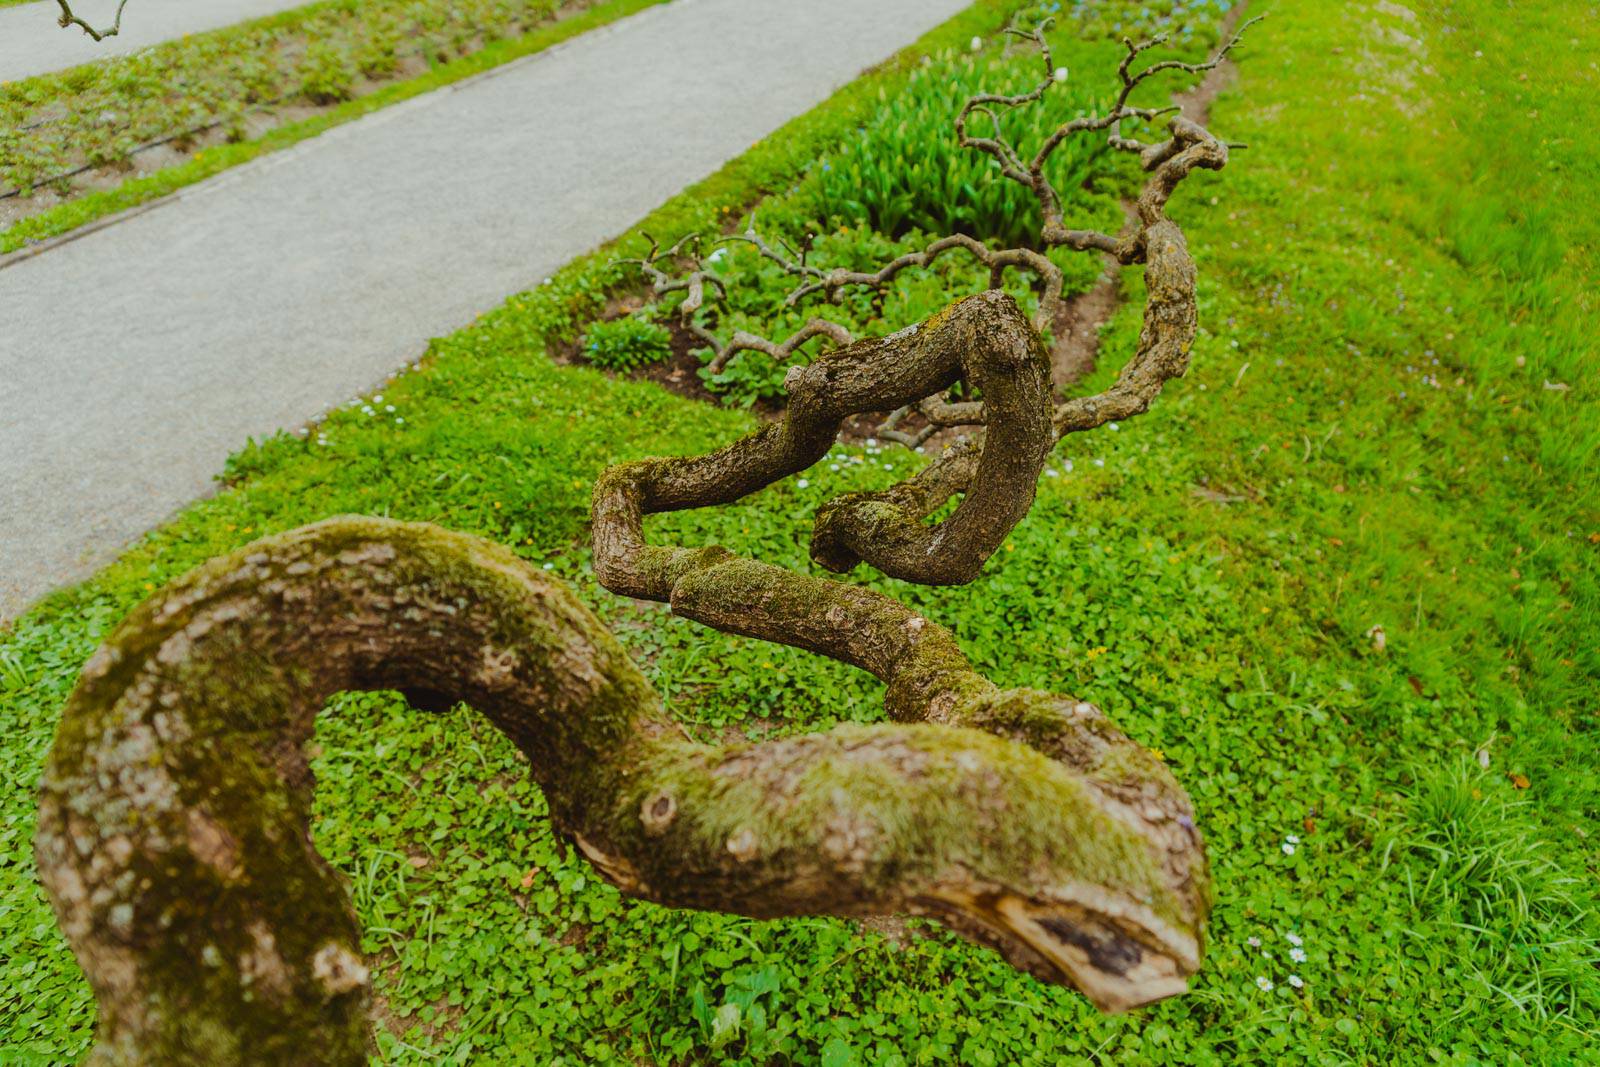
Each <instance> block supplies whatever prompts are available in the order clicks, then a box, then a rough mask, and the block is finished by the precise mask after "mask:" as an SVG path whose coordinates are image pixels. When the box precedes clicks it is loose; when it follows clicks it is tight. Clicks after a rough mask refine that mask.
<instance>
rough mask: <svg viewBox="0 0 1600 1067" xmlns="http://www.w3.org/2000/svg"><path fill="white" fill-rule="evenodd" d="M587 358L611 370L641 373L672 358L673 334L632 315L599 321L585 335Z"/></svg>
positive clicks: (584, 351)
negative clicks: (641, 368)
mask: <svg viewBox="0 0 1600 1067" xmlns="http://www.w3.org/2000/svg"><path fill="white" fill-rule="evenodd" d="M583 355H584V357H585V358H586V359H588V360H589V362H590V363H593V364H594V365H595V366H597V367H604V368H606V369H607V370H619V371H631V370H638V369H639V368H640V367H645V366H649V365H650V364H651V363H660V362H661V361H662V360H664V359H667V358H668V357H670V356H671V355H672V334H671V333H670V332H669V331H668V330H667V328H666V327H665V326H658V325H657V324H655V323H653V322H647V321H645V320H644V319H640V318H635V317H633V316H631V315H630V316H626V317H624V318H620V319H612V320H611V321H609V322H597V323H595V324H594V325H593V326H590V327H589V332H588V333H587V334H586V335H585V336H584V344H583Z"/></svg>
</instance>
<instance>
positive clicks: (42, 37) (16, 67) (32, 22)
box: [0, 0, 309, 82]
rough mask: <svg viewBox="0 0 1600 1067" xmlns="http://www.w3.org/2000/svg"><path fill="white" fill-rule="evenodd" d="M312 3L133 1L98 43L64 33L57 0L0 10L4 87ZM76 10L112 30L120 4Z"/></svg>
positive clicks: (83, 1)
mask: <svg viewBox="0 0 1600 1067" xmlns="http://www.w3.org/2000/svg"><path fill="white" fill-rule="evenodd" d="M308 2H309V0H128V9H127V10H126V11H125V12H123V15H122V29H120V30H118V31H117V35H116V36H115V37H107V38H106V39H105V40H103V41H101V42H99V43H98V44H97V43H95V41H94V39H93V38H92V37H90V36H89V35H88V34H86V33H84V32H83V31H82V30H80V29H79V28H78V27H76V26H73V27H71V28H69V29H62V28H61V27H60V26H59V25H57V23H56V20H57V19H58V18H60V17H61V8H60V6H58V5H57V4H56V2H55V0H36V2H35V3H31V4H18V5H16V6H15V7H0V82H8V81H16V80H17V79H18V78H31V77H33V76H34V75H35V74H48V73H49V72H50V71H52V70H64V69H66V68H67V67H75V66H77V65H78V64H80V63H93V62H94V61H95V60H97V59H104V58H105V57H106V56H120V55H126V54H127V53H129V52H137V51H138V50H139V49H141V48H148V47H150V46H151V45H153V44H160V43H161V42H162V41H170V40H172V38H174V37H182V36H183V35H184V34H186V33H203V32H205V31H206V30H214V29H216V28H217V27H219V26H231V25H232V24H234V23H235V22H244V21H246V20H247V19H258V18H261V17H262V16H263V15H271V14H275V13H276V12H279V11H287V10H289V9H290V8H292V7H301V6H303V5H305V4H306V3H308ZM72 11H73V13H74V14H76V15H77V16H78V17H79V18H81V19H83V20H84V21H85V22H87V23H89V24H90V25H91V26H93V27H94V28H95V29H97V30H98V29H103V28H105V27H107V26H110V25H111V22H112V20H113V19H115V18H116V14H117V0H72Z"/></svg>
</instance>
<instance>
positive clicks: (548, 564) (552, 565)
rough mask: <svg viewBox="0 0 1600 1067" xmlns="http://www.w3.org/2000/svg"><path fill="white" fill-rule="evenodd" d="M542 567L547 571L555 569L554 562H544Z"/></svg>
mask: <svg viewBox="0 0 1600 1067" xmlns="http://www.w3.org/2000/svg"><path fill="white" fill-rule="evenodd" d="M544 569H545V570H547V571H553V570H555V569H556V565H555V564H554V563H546V564H545V565H544Z"/></svg>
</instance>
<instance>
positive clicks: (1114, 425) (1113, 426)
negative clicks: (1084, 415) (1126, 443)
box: [1109, 422, 1121, 430]
mask: <svg viewBox="0 0 1600 1067" xmlns="http://www.w3.org/2000/svg"><path fill="white" fill-rule="evenodd" d="M1109 425H1110V428H1111V429H1112V430H1117V429H1121V427H1119V426H1118V425H1117V424H1116V423H1114V422H1113V423H1110V424H1109Z"/></svg>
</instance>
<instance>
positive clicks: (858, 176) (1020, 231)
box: [794, 52, 1110, 248]
mask: <svg viewBox="0 0 1600 1067" xmlns="http://www.w3.org/2000/svg"><path fill="white" fill-rule="evenodd" d="M1062 69H1063V70H1065V69H1066V68H1062ZM1039 77H1040V70H1039V65H1038V56H1037V55H1035V54H1032V53H1027V52H1021V53H1017V54H1005V55H1001V56H999V57H996V56H994V55H993V54H992V53H983V54H981V55H979V56H962V57H950V58H947V59H945V60H943V61H941V62H937V63H934V64H931V65H929V66H927V67H924V68H923V69H922V70H920V71H918V72H917V73H915V74H914V75H912V77H911V79H910V84H909V85H908V86H907V87H906V88H905V89H904V90H902V91H899V92H896V93H894V94H892V95H891V94H889V93H887V92H885V93H884V94H883V95H882V96H881V97H880V101H881V104H880V106H879V108H878V111H877V113H876V114H875V115H874V116H873V118H872V121H870V122H869V123H867V125H866V126H865V127H864V128H863V129H862V130H861V132H860V135H859V136H857V137H853V138H850V139H848V140H847V141H845V142H844V144H842V145H841V146H840V147H839V149H838V151H836V152H834V153H832V154H830V155H829V156H827V157H826V158H824V159H822V160H821V161H820V162H819V163H818V164H817V165H816V166H815V167H814V168H813V169H812V171H811V173H810V174H809V175H808V176H807V177H806V180H805V181H803V182H802V183H801V184H800V188H799V190H797V192H796V193H795V205H794V206H795V208H796V210H798V211H799V212H801V213H803V214H809V215H811V216H813V217H815V218H816V219H817V220H819V222H820V223H821V224H824V225H837V224H839V223H841V222H842V223H845V224H847V225H851V226H856V225H866V226H870V227H871V228H872V229H874V230H876V231H878V232H879V233H883V234H887V235H889V236H891V237H902V236H904V235H906V234H908V233H910V232H912V231H914V230H920V231H922V232H924V233H931V234H947V233H965V234H971V235H973V236H976V237H979V238H981V239H983V240H986V241H987V240H993V241H995V242H997V243H998V245H999V246H1000V247H1006V248H1012V247H1017V246H1025V245H1031V244H1033V243H1034V242H1035V241H1036V239H1037V236H1038V233H1039V227H1040V221H1041V220H1040V217H1039V205H1038V201H1037V200H1036V199H1035V198H1034V197H1033V196H1032V195H1031V194H1030V193H1029V192H1028V191H1027V190H1025V189H1023V188H1022V187H1021V186H1019V185H1017V184H1016V183H1015V182H1008V181H1004V180H1001V179H1000V176H999V174H998V173H997V172H996V168H995V162H994V160H993V159H992V158H991V157H989V156H986V155H984V154H982V153H980V152H974V151H971V150H969V149H965V148H962V147H961V146H960V144H958V143H957V140H956V133H955V129H954V123H955V117H956V115H957V114H958V113H959V112H960V111H961V107H962V105H963V104H964V103H966V101H967V99H968V98H969V97H971V96H973V95H975V94H977V93H984V92H991V93H1006V92H1021V91H1026V90H1027V89H1031V88H1032V87H1033V86H1034V85H1036V84H1037V83H1038V81H1039ZM1105 88H1106V87H1101V88H1099V89H1096V88H1093V87H1090V86H1087V85H1085V84H1082V83H1080V82H1079V81H1077V80H1074V79H1072V78H1071V77H1070V76H1069V77H1067V79H1066V81H1065V82H1064V83H1063V84H1059V85H1055V86H1053V87H1052V89H1051V91H1050V92H1049V93H1048V94H1047V95H1046V97H1045V102H1044V104H1043V105H1040V106H1037V107H1030V108H1022V109H1019V110H1017V111H1012V112H1006V113H1003V114H1002V115H1001V119H1000V125H1001V128H1002V129H1003V130H1004V132H1005V134H1006V136H1007V137H1009V138H1010V140H1011V141H1012V143H1014V144H1017V145H1020V146H1022V149H1023V150H1024V151H1027V152H1031V151H1032V149H1033V148H1035V147H1037V146H1038V145H1039V144H1040V142H1042V141H1043V140H1044V139H1045V138H1046V137H1047V136H1049V134H1050V132H1051V131H1052V130H1054V129H1055V128H1056V127H1057V126H1059V125H1060V124H1061V123H1063V122H1066V121H1068V120H1070V119H1072V118H1074V117H1076V116H1078V115H1081V114H1086V113H1090V112H1095V111H1103V110H1105V108H1106V106H1108V104H1109V97H1108V96H1107V94H1106V92H1105ZM979 125H980V126H982V127H983V128H974V129H973V130H972V131H971V132H972V133H973V134H974V135H987V134H988V132H989V130H988V128H987V125H986V124H985V123H983V122H982V120H979ZM1108 153H1109V149H1108V148H1107V146H1106V144H1105V142H1104V141H1103V140H1102V139H1099V138H1089V137H1080V138H1074V139H1070V140H1068V141H1067V142H1065V143H1064V144H1062V146H1061V147H1060V148H1059V149H1057V150H1056V153H1055V155H1054V156H1052V157H1051V163H1052V167H1051V170H1052V173H1051V178H1052V180H1053V181H1054V182H1055V186H1056V188H1057V189H1059V190H1061V191H1062V192H1063V195H1066V196H1069V197H1070V198H1071V199H1069V200H1068V201H1067V203H1066V204H1065V205H1064V206H1065V207H1066V209H1067V211H1068V212H1069V213H1071V212H1073V211H1074V210H1077V209H1078V208H1079V207H1080V206H1081V205H1082V204H1083V203H1084V202H1086V201H1089V200H1092V199H1093V197H1094V196H1095V185H1096V182H1095V179H1096V177H1097V175H1098V176H1103V175H1104V172H1105V170H1106V168H1105V167H1100V168H1099V169H1097V168H1096V164H1097V163H1098V162H1100V161H1101V160H1102V158H1103V157H1105V156H1106V155H1107V154H1108ZM1099 192H1100V195H1101V196H1106V195H1107V194H1108V193H1109V192H1110V190H1108V189H1100V190H1099ZM1074 201H1077V203H1074Z"/></svg>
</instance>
